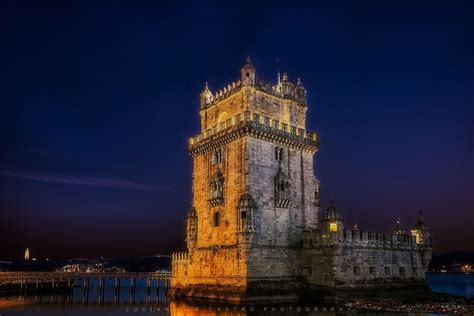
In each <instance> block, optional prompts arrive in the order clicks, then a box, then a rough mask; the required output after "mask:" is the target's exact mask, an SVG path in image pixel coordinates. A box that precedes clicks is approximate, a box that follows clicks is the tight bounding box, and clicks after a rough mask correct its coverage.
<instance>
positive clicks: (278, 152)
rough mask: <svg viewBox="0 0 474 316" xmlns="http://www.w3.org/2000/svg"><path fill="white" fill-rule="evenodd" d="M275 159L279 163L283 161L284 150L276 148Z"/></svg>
mask: <svg viewBox="0 0 474 316" xmlns="http://www.w3.org/2000/svg"><path fill="white" fill-rule="evenodd" d="M275 159H276V160H277V161H282V160H283V148H280V147H276V148H275Z"/></svg>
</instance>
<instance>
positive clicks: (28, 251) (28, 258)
mask: <svg viewBox="0 0 474 316" xmlns="http://www.w3.org/2000/svg"><path fill="white" fill-rule="evenodd" d="M25 260H26V261H28V260H30V250H29V249H28V248H26V250H25Z"/></svg>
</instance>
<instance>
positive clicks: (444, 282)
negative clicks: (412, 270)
mask: <svg viewBox="0 0 474 316" xmlns="http://www.w3.org/2000/svg"><path fill="white" fill-rule="evenodd" d="M426 282H427V283H428V285H429V286H430V287H431V289H432V290H433V291H435V292H444V293H449V294H454V295H461V296H466V297H471V298H474V274H473V273H470V274H462V273H428V274H426Z"/></svg>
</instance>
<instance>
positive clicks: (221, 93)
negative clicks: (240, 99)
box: [201, 80, 242, 110]
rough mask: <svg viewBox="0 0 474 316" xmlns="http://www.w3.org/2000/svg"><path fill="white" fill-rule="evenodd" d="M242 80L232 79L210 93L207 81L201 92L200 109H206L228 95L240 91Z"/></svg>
mask: <svg viewBox="0 0 474 316" xmlns="http://www.w3.org/2000/svg"><path fill="white" fill-rule="evenodd" d="M241 87H242V82H241V81H240V80H237V81H234V82H232V83H230V84H228V85H226V86H224V88H222V89H220V90H218V91H216V92H215V93H212V92H211V90H210V89H209V87H208V85H207V83H206V87H205V89H204V91H203V92H202V93H201V110H204V109H207V108H209V107H211V106H213V105H215V104H216V103H218V102H220V101H222V100H224V99H226V98H228V97H230V96H231V95H233V94H234V93H236V92H238V91H240V89H241Z"/></svg>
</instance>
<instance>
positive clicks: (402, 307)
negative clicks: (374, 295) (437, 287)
mask: <svg viewBox="0 0 474 316" xmlns="http://www.w3.org/2000/svg"><path fill="white" fill-rule="evenodd" d="M344 306H345V307H346V308H347V309H350V310H356V311H359V312H364V311H384V312H401V313H407V312H408V313H441V314H452V315H474V299H470V298H466V297H463V296H455V295H451V294H447V293H433V295H432V296H431V297H429V298H427V299H425V300H424V301H421V302H420V301H419V300H418V301H415V300H414V299H413V298H410V297H407V298H406V299H380V300H367V299H364V300H356V301H353V302H350V303H345V304H344Z"/></svg>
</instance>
